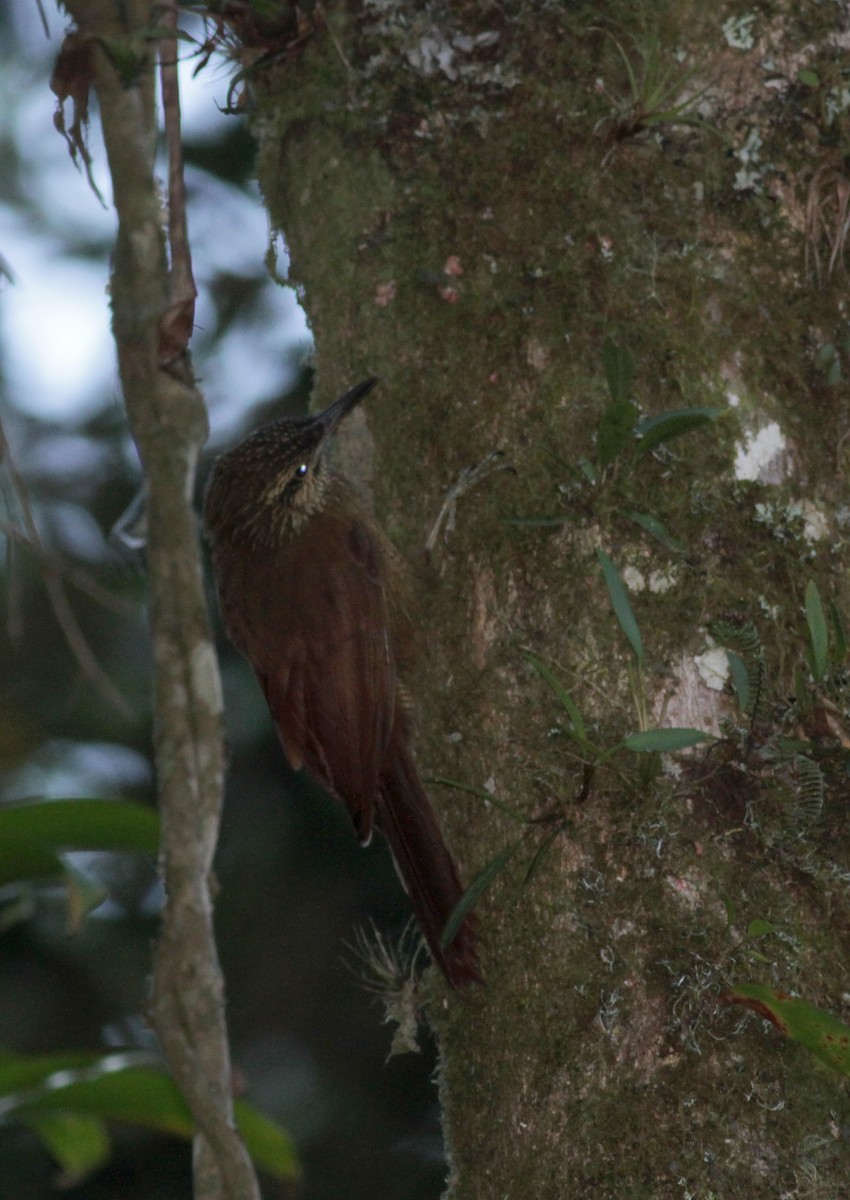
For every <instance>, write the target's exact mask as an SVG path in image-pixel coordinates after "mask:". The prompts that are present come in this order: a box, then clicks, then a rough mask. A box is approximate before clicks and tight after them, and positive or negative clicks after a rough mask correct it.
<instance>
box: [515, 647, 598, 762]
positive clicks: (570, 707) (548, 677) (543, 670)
mask: <svg viewBox="0 0 850 1200" xmlns="http://www.w3.org/2000/svg"><path fill="white" fill-rule="evenodd" d="M525 658H526V659H527V660H528V662H529V663H531V665H532V667H534V669H535V671H536V672H537V674H538V675H539V676H540V678H541V679H543V680H545V682H546V683H548V684H549V687H550V688H551V689H552V691H553V692H554V693H555V695H556V696H557V697H558V699H559V700H560V702H561V704H562V705H563V706H564V710H565V712H566V714H567V716H568V717H569V718H570V721H572V725H573V730H574V731H575V735H576V737H577V738H578V740H579V741H580V742H582V743H586V742H587V730H586V729H585V726H584V721H583V720H582V716H581V713H580V712H579V710H578V708H577V707H576V704H575V701H574V700H573V698H572V696H570V694H569V692H568V691H566V689H565V688H564V687H562V685H561V683H560V681H559V680H558V677H557V675H555V674H554V672H552V671H550V669H549V668H548V667H547V666H546V664H545V663H544V662H541V660H540V659H539V658H537V657H536V655H534V654H526V655H525Z"/></svg>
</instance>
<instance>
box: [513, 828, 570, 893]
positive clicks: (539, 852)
mask: <svg viewBox="0 0 850 1200" xmlns="http://www.w3.org/2000/svg"><path fill="white" fill-rule="evenodd" d="M562 832H563V831H562V829H561V826H560V825H556V826H555V828H554V829H550V831H549V833H548V834H547V835H546V837H545V838H544V839H543V841H542V842H541V843H540V845H539V846H538V847H537V849H536V850H535V852H534V855H533V857H532V859H531V862H530V863H529V864H528V870H527V871H526V872H525V879H524V880H523V881H522V882H523V886H527V885H528V884H529V883H531V881H532V879H533V878H534V876H535V875H536V874H537V871H538V868H539V867H540V864H541V863H542V862H543V860H544V858H545V857H546V855H547V854H548V853H549V849H550V847H551V845H552V843H553V842H554V841H555V838H557V837H558V836H559V835H560V834H561V833H562Z"/></svg>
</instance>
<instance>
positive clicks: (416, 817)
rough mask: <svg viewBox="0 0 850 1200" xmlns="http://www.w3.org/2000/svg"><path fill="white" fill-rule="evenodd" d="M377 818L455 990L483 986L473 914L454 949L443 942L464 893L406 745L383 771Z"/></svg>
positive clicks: (434, 953)
mask: <svg viewBox="0 0 850 1200" xmlns="http://www.w3.org/2000/svg"><path fill="white" fill-rule="evenodd" d="M399 740H400V739H399ZM376 815H377V825H378V828H379V829H380V830H381V832H382V833H383V835H384V837H385V838H386V839H387V841H388V842H389V844H390V849H391V850H392V853H393V858H394V859H395V862H396V866H397V867H398V872H399V874H400V875H401V878H402V882H403V883H404V886H405V888H406V889H407V892H408V894H409V895H410V899H411V902H412V904H413V910H414V912H415V913H416V918H417V920H418V921H419V927H420V928H421V930H422V933H423V935H424V937H425V941H426V942H427V943H428V947H429V949H430V951H431V956H432V957H433V959H434V961H435V962H436V963H437V965H438V966H439V968H440V970H441V971H442V972H443V974H444V975H445V977H446V979H447V980H448V981H449V983H450V984H451V985H452V987H454V988H463V987H466V986H468V985H469V984H472V983H481V982H482V977H481V970H480V967H479V965H478V942H477V937H476V932H475V924H476V921H475V917H474V916H473V914H471V913H470V914H469V915H468V916H467V917H466V919H465V920H464V922H463V924H462V925H461V927H460V929H459V930H458V932H457V934H456V936H455V938H454V940H453V941H452V942H451V943H450V944H449V945H448V946H443V945H442V944H441V937H442V933H443V930H444V928H445V925H446V921H447V920H448V919H449V916H450V914H451V912H452V910H453V909H454V907H455V905H456V904H457V902H458V900H460V898H461V896H462V895H463V891H464V889H463V884H462V883H461V881H460V876H459V875H458V870H457V866H456V865H455V861H454V858H453V857H452V854H451V851H450V850H449V848H448V846H447V845H446V843H445V841H444V840H443V835H442V833H441V831H440V827H439V825H438V824H437V818H436V816H435V815H434V810H433V808H432V807H431V801H430V800H429V799H428V796H427V794H426V792H425V789H424V788H423V787H422V784H421V782H420V780H419V775H418V772H417V770H416V765H415V763H414V761H413V756H412V754H411V751H410V750H409V748H408V747H407V745H405V744H404V743H402V745H401V746H397V749H396V752H395V753H392V752H391V753H390V755H389V757H388V760H387V764H386V768H385V770H384V771H383V772H382V775H381V780H380V784H379V795H378V805H377V814H376Z"/></svg>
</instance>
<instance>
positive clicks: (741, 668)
mask: <svg viewBox="0 0 850 1200" xmlns="http://www.w3.org/2000/svg"><path fill="white" fill-rule="evenodd" d="M726 661H727V662H728V663H729V674H730V675H731V677H732V687H733V688H734V689H735V695H736V696H737V697H738V707H739V708H740V710H741V712H742V713H746V712H749V709H750V673H749V671H748V670H747V664H746V663H745V662H744V660H743V659H742V658H741V656H740V655H739V654H736V653H735V651H734V650H727V651H726Z"/></svg>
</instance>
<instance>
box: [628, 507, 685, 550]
mask: <svg viewBox="0 0 850 1200" xmlns="http://www.w3.org/2000/svg"><path fill="white" fill-rule="evenodd" d="M626 516H627V517H628V518H629V519H630V520H631V521H634V522H635V524H636V525H640V527H641V529H644V530H646V532H647V533H648V534H650V535H651V536H652V537H654V538H655V539H656V541H659V542H660V543H661V545H662V546H664V548H665V549H667V550H672V551H673V552H674V553H675V554H686V553H687V549H688V548H687V546H686V545H685V544H684V543H683V542H680V541H679V539H678V538H674V537H673V535H672V534H671V533H670V531H669V530H668V528H667V526H666V525H665V524H664V522H663V521H659V519H658V517H654V516H653V515H652V513H640V512H627V513H626Z"/></svg>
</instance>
